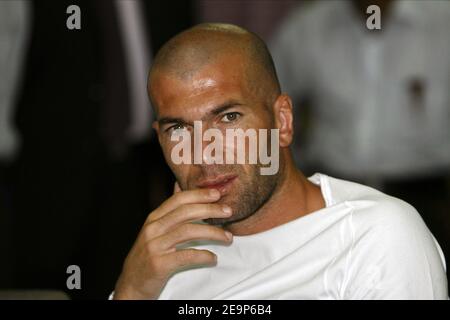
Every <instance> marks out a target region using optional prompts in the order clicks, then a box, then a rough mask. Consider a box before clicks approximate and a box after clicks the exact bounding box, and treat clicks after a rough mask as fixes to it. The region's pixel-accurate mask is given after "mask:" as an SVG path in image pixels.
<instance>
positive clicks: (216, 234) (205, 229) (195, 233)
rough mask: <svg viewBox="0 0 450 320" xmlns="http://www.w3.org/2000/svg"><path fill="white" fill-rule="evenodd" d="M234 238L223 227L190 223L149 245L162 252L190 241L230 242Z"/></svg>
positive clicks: (169, 250)
mask: <svg viewBox="0 0 450 320" xmlns="http://www.w3.org/2000/svg"><path fill="white" fill-rule="evenodd" d="M232 238H233V235H232V234H231V233H230V232H228V231H225V230H223V229H222V228H219V227H215V226H210V225H200V224H192V223H189V224H184V225H181V226H179V227H177V228H176V229H174V230H173V231H171V232H169V233H167V234H164V235H162V236H160V237H158V238H156V239H154V240H152V241H150V243H149V245H150V246H153V247H154V248H158V250H161V251H160V252H164V251H165V252H171V251H173V250H174V248H175V246H176V245H178V244H181V243H184V242H188V241H195V240H212V241H222V242H227V243H229V242H231V241H232Z"/></svg>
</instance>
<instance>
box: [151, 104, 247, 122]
mask: <svg viewBox="0 0 450 320" xmlns="http://www.w3.org/2000/svg"><path fill="white" fill-rule="evenodd" d="M241 105H242V104H241V103H239V102H237V101H234V100H231V101H227V102H225V103H222V104H220V105H218V106H216V107H214V108H212V110H209V111H208V113H207V114H206V115H205V116H204V117H202V119H201V120H204V119H205V118H207V117H208V116H210V115H213V116H217V115H218V114H221V113H222V112H224V111H226V110H228V109H231V108H233V107H236V106H241ZM158 123H159V125H165V124H171V123H177V124H182V125H189V123H188V122H187V121H186V120H184V119H182V118H178V117H162V118H161V119H159V120H158Z"/></svg>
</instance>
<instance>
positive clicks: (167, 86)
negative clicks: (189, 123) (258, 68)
mask: <svg viewBox="0 0 450 320" xmlns="http://www.w3.org/2000/svg"><path fill="white" fill-rule="evenodd" d="M246 69H247V68H246V66H245V65H244V63H243V61H242V59H239V57H233V56H229V57H226V58H224V59H219V60H217V61H215V62H213V63H209V64H207V65H205V66H202V67H201V68H200V69H199V70H197V71H196V72H193V73H191V74H190V75H189V76H186V77H183V76H179V75H177V74H173V73H169V72H163V71H160V72H157V73H156V74H155V76H153V77H152V78H151V82H150V88H149V89H150V90H151V94H152V98H153V102H154V103H155V104H156V105H157V109H158V116H159V117H161V116H172V117H180V116H183V117H188V116H191V117H194V118H199V117H201V115H202V114H203V113H205V112H206V110H207V109H209V107H212V106H214V105H219V104H221V103H223V102H225V101H227V100H235V101H241V102H242V103H244V102H245V100H247V99H249V98H250V92H249V90H248V86H247V85H246V84H247V83H246V77H245V74H246V72H245V70H246Z"/></svg>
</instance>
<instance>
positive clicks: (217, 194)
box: [209, 189, 220, 198]
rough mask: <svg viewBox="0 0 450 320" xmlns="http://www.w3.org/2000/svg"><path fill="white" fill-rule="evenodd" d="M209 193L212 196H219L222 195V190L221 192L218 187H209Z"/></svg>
mask: <svg viewBox="0 0 450 320" xmlns="http://www.w3.org/2000/svg"><path fill="white" fill-rule="evenodd" d="M209 195H210V196H211V197H212V198H217V197H220V192H219V190H216V189H209Z"/></svg>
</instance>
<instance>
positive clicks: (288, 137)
mask: <svg viewBox="0 0 450 320" xmlns="http://www.w3.org/2000/svg"><path fill="white" fill-rule="evenodd" d="M273 109H274V115H275V127H276V128H277V129H279V130H280V147H288V146H289V145H290V144H291V143H292V139H293V134H294V130H293V124H292V121H293V114H292V100H291V98H290V97H289V96H288V95H287V94H284V93H283V94H281V95H280V96H278V98H277V100H275V103H274V106H273Z"/></svg>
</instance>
